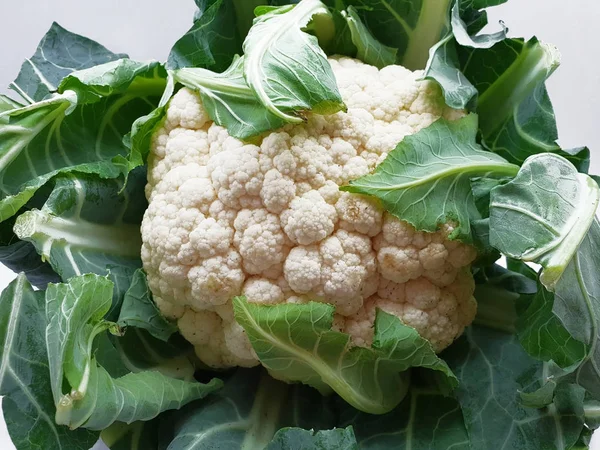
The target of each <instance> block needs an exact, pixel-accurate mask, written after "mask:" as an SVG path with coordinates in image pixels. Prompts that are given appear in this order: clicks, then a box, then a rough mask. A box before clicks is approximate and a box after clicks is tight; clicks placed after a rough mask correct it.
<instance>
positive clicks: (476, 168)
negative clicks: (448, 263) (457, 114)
mask: <svg viewBox="0 0 600 450" xmlns="http://www.w3.org/2000/svg"><path fill="white" fill-rule="evenodd" d="M476 134H477V116H475V115H470V116H467V117H465V118H463V119H460V120H457V121H455V122H449V121H446V120H444V119H440V120H438V121H436V122H435V123H433V124H432V125H430V126H429V127H427V128H425V129H423V130H421V131H419V132H418V133H416V134H414V135H412V136H407V137H406V138H405V139H404V140H403V141H402V142H400V143H399V144H398V146H397V147H396V148H395V149H394V150H392V151H391V152H390V153H389V155H388V156H387V158H386V159H385V160H384V161H383V163H381V164H380V165H379V166H378V167H377V169H376V170H375V171H374V172H373V173H372V174H370V175H366V176H364V177H362V178H359V179H357V180H354V181H351V182H350V184H349V186H343V187H341V189H342V190H344V191H349V192H354V193H359V194H367V195H372V196H374V197H377V198H378V199H380V200H381V201H382V203H383V206H384V208H385V209H386V210H387V211H389V212H390V213H391V214H393V215H395V216H396V217H398V218H400V219H402V220H405V221H407V222H409V223H411V224H412V225H413V226H414V227H415V228H417V229H418V230H424V231H431V232H433V231H436V230H437V229H438V227H439V226H440V225H442V224H444V223H447V222H454V223H455V225H456V227H455V230H454V232H453V234H452V235H451V237H452V238H460V239H464V240H469V239H470V231H471V227H470V221H471V220H472V219H478V218H480V216H479V213H478V211H477V208H476V206H475V202H474V200H473V193H472V191H471V182H470V180H471V178H474V177H481V176H486V177H504V176H507V175H514V174H516V173H517V171H518V167H517V166H515V165H514V164H510V163H508V162H507V161H505V160H504V159H503V158H501V157H499V156H497V155H494V154H493V153H490V152H486V151H484V150H483V149H482V148H481V147H480V146H479V145H478V144H477V143H476V142H475V138H476Z"/></svg>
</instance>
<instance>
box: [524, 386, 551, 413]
mask: <svg viewBox="0 0 600 450" xmlns="http://www.w3.org/2000/svg"><path fill="white" fill-rule="evenodd" d="M555 392H556V382H555V381H554V380H550V381H548V382H547V383H546V384H544V385H543V386H542V387H541V388H539V389H538V390H537V391H534V392H519V397H520V398H521V403H523V405H524V406H527V407H528V408H544V407H546V406H548V405H550V404H552V402H553V401H554V394H555Z"/></svg>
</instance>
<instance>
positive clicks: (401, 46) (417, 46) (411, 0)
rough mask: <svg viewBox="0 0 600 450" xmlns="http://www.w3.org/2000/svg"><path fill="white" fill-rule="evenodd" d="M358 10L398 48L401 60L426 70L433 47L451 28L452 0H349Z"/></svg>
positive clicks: (376, 32) (381, 36)
mask: <svg viewBox="0 0 600 450" xmlns="http://www.w3.org/2000/svg"><path fill="white" fill-rule="evenodd" d="M345 3H346V4H347V5H352V6H356V7H357V11H358V13H359V15H360V16H361V18H362V19H363V21H364V22H365V24H366V26H367V27H368V28H369V29H370V30H371V31H372V32H373V35H374V36H375V38H376V39H377V40H378V41H379V42H381V43H382V44H383V45H385V46H388V47H392V48H396V49H398V58H397V63H398V64H400V65H402V66H404V67H406V68H408V69H410V70H420V69H424V68H425V65H426V63H427V59H428V56H429V49H430V48H431V47H432V46H433V45H434V44H435V43H436V42H438V41H439V40H440V39H441V38H442V37H443V36H444V35H445V33H446V31H447V29H448V15H449V11H450V7H451V5H452V0H422V1H415V0H346V1H345Z"/></svg>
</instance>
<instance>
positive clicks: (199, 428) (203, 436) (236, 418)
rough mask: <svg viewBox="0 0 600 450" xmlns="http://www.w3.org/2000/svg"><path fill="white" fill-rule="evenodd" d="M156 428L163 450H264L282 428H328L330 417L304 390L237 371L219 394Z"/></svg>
mask: <svg viewBox="0 0 600 450" xmlns="http://www.w3.org/2000/svg"><path fill="white" fill-rule="evenodd" d="M161 425H162V427H163V431H162V433H163V435H164V436H165V437H164V440H165V441H166V442H164V444H163V445H162V448H168V449H169V450H188V449H189V450H191V449H200V448H210V449H212V450H230V449H238V448H240V449H242V448H243V449H263V448H265V447H266V446H267V445H268V444H269V442H270V441H271V440H272V439H273V437H274V436H275V433H276V432H277V431H278V430H279V429H281V428H284V427H296V428H304V429H313V430H321V429H328V428H333V427H334V426H335V417H334V414H333V411H332V410H331V409H330V407H329V405H328V403H327V401H326V399H325V398H324V397H322V396H320V395H319V394H318V393H317V392H316V391H314V390H313V389H311V388H309V387H306V386H302V385H299V384H292V385H290V384H286V383H282V382H280V381H276V380H274V379H272V378H271V377H269V376H268V375H267V374H266V373H264V371H262V370H260V369H254V370H247V369H238V370H237V372H236V373H235V374H234V375H233V376H232V377H231V378H229V380H228V381H227V382H226V383H225V387H224V388H223V389H221V390H220V391H218V392H217V393H215V394H214V395H212V396H211V397H209V398H208V399H206V400H204V401H202V402H194V403H191V404H189V405H187V406H186V407H184V408H183V409H181V410H179V411H175V412H173V413H169V414H168V415H166V416H165V419H164V421H163V423H162V424H161ZM284 434H285V433H284ZM170 435H172V437H171V436H170ZM274 448H277V447H274ZM325 448H336V447H325Z"/></svg>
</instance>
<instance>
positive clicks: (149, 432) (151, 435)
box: [100, 417, 160, 450]
mask: <svg viewBox="0 0 600 450" xmlns="http://www.w3.org/2000/svg"><path fill="white" fill-rule="evenodd" d="M159 427H160V417H158V418H156V419H154V420H150V421H148V422H134V423H132V424H131V425H127V424H125V423H121V422H115V423H114V424H112V425H111V426H110V427H108V428H107V429H105V430H102V433H101V435H100V437H101V438H102V442H103V443H104V444H105V445H106V446H107V447H108V448H110V450H135V449H139V450H159V448H158V442H159V438H160V428H159Z"/></svg>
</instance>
